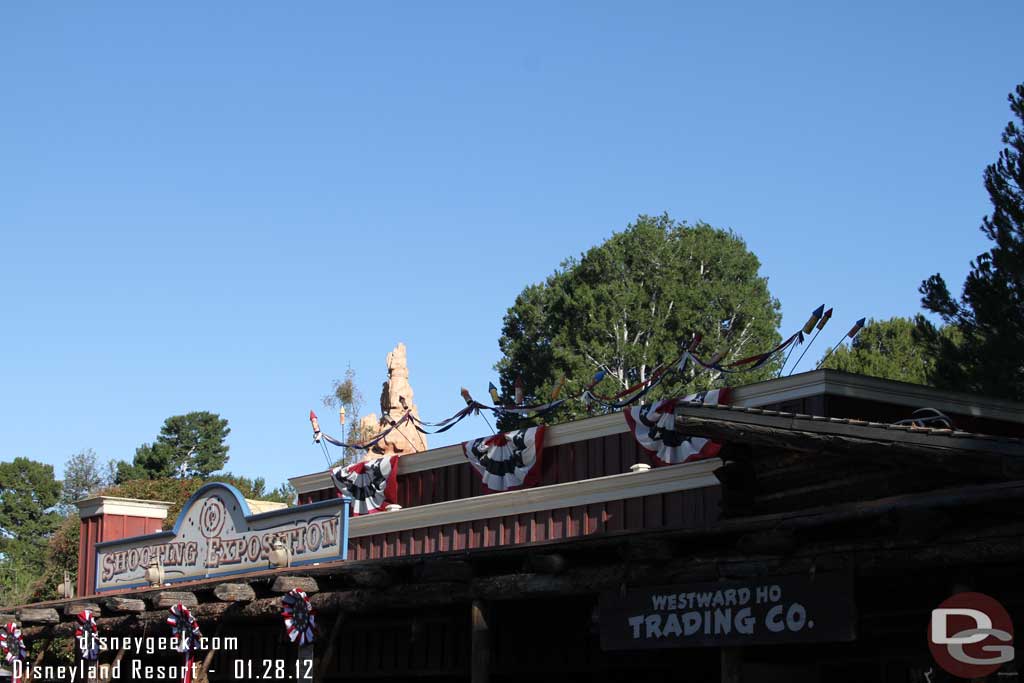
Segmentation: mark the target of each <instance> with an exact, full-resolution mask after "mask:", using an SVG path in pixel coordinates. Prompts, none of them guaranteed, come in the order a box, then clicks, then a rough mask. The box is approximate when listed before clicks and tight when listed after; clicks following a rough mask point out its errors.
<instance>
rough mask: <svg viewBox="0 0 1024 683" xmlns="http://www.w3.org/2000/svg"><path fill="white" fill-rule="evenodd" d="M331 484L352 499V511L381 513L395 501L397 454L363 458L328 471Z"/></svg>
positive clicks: (367, 513) (396, 492) (396, 496)
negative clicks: (353, 463)
mask: <svg viewBox="0 0 1024 683" xmlns="http://www.w3.org/2000/svg"><path fill="white" fill-rule="evenodd" d="M331 480H332V481H333V482H334V487H335V488H337V489H338V490H339V491H341V492H342V493H343V494H345V495H346V496H348V497H349V498H351V499H352V514H353V515H354V516H356V515H370V514H373V513H375V512H382V511H383V510H385V509H386V508H387V506H388V505H391V504H393V503H396V502H397V501H398V456H397V455H392V456H389V457H384V458H378V459H376V460H363V461H362V462H357V463H356V464H355V465H349V466H348V467H344V466H343V467H335V468H334V469H333V470H331Z"/></svg>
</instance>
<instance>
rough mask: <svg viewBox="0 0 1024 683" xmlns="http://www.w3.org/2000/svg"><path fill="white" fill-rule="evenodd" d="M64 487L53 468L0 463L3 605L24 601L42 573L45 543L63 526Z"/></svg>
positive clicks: (16, 461) (26, 461)
mask: <svg viewBox="0 0 1024 683" xmlns="http://www.w3.org/2000/svg"><path fill="white" fill-rule="evenodd" d="M60 494H61V484H60V481H58V480H57V478H56V477H54V474H53V465H46V464H43V463H41V462H36V461H35V460H30V459H28V458H15V459H14V460H12V461H11V462H0V604H3V603H7V604H15V603H17V602H19V601H21V600H20V599H21V598H24V597H25V596H26V595H27V593H26V590H28V588H29V586H31V584H32V583H33V582H34V581H35V580H36V579H38V577H39V576H40V575H41V574H42V570H43V565H44V561H45V552H46V542H47V539H48V538H49V536H50V535H51V534H52V533H53V531H54V530H55V529H56V528H57V525H58V524H59V523H60V519H61V517H60V515H59V514H58V513H57V512H56V511H55V509H54V508H55V506H56V505H57V503H58V502H59V501H60Z"/></svg>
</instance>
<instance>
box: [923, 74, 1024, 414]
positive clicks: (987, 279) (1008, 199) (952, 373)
mask: <svg viewBox="0 0 1024 683" xmlns="http://www.w3.org/2000/svg"><path fill="white" fill-rule="evenodd" d="M1009 100H1010V109H1011V110H1012V112H1013V114H1014V115H1015V116H1016V118H1017V120H1018V123H1015V122H1014V121H1013V120H1011V121H1010V122H1009V123H1007V124H1006V128H1005V129H1004V131H1003V136H1002V141H1003V144H1004V145H1006V147H1005V148H1004V149H1003V150H1002V151H1001V152H1000V153H999V158H998V160H997V161H996V162H995V163H993V164H990V165H989V166H988V167H987V168H986V169H985V175H984V178H985V189H986V190H987V191H988V195H989V199H990V200H991V202H992V213H991V214H990V215H988V216H985V218H984V219H983V222H982V225H981V231H982V232H983V233H984V234H985V236H986V237H988V239H990V240H991V241H992V243H993V244H992V246H991V248H990V249H989V250H988V251H986V252H985V253H983V254H980V255H979V256H978V257H977V258H976V259H975V260H974V261H972V262H971V272H970V273H969V274H968V275H967V279H966V281H965V282H964V286H963V293H962V295H961V297H960V300H959V301H957V300H955V299H954V298H953V297H952V296H951V295H950V293H949V289H948V288H947V287H946V282H945V280H943V279H942V276H941V275H939V274H936V275H932V276H931V277H930V278H928V279H927V280H925V281H924V282H923V283H922V284H921V288H920V291H921V294H922V295H923V298H922V300H921V303H922V305H923V306H924V308H925V309H927V310H929V311H931V312H933V313H936V314H938V315H939V316H940V317H941V318H942V320H943V321H944V322H945V323H947V324H949V325H955V326H956V328H957V329H958V331H959V333H960V334H959V337H960V340H959V342H960V343H954V342H953V341H952V340H951V339H949V338H946V339H944V338H942V336H941V335H940V334H939V332H938V330H937V329H936V327H935V326H934V325H932V324H931V323H930V322H928V321H927V320H925V319H924V317H923V316H918V319H917V327H918V329H917V332H918V334H919V337H920V338H921V339H922V340H923V341H925V343H927V344H928V345H929V347H930V348H931V350H932V352H933V353H934V355H935V367H934V370H933V381H934V383H935V385H936V386H941V387H944V388H950V389H959V390H964V391H972V392H975V393H980V394H987V395H989V396H993V397H999V398H1006V399H1011V400H1017V401H1024V128H1022V126H1024V84H1021V85H1018V86H1017V87H1016V89H1015V92H1013V93H1010V95H1009Z"/></svg>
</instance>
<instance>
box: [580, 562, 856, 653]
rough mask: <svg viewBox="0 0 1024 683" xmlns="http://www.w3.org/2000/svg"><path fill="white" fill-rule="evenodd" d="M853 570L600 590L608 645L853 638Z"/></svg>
mask: <svg viewBox="0 0 1024 683" xmlns="http://www.w3.org/2000/svg"><path fill="white" fill-rule="evenodd" d="M852 584H853V582H852V579H851V577H850V575H849V574H844V573H839V572H834V573H823V574H817V575H814V576H808V575H802V576H766V577H760V578H757V579H751V580H749V581H718V582H715V583H697V584H690V585H683V586H660V587H654V588H644V589H638V590H628V591H626V592H625V593H618V592H615V593H606V594H604V595H602V596H601V602H600V610H599V611H600V625H601V648H602V649H604V650H642V649H650V648H666V647H721V646H723V645H728V646H734V645H735V646H739V645H764V644H770V643H810V642H828V641H846V640H854V639H855V637H856V631H855V625H856V622H857V619H856V614H855V612H854V603H853V585H852Z"/></svg>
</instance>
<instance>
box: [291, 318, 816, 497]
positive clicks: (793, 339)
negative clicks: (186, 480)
mask: <svg viewBox="0 0 1024 683" xmlns="http://www.w3.org/2000/svg"><path fill="white" fill-rule="evenodd" d="M822 308H823V307H820V308H819V309H816V310H815V311H814V312H813V313H812V314H811V319H810V320H808V323H807V324H806V325H804V327H803V328H801V329H800V330H797V331H796V332H795V333H794V334H792V335H790V336H789V337H788V338H786V339H785V340H783V341H782V342H781V343H779V344H777V345H776V346H775V347H774V348H771V349H769V350H767V351H764V352H761V353H757V354H754V355H752V356H748V357H746V358H741V359H739V360H736V361H732V362H728V363H724V362H723V359H724V358H725V356H726V353H725V352H724V351H723V352H719V353H716V354H714V355H713V356H711V357H708V358H701V357H699V356H697V355H696V353H695V349H696V347H697V346H698V344H699V343H700V341H701V336H700V335H699V334H698V335H695V336H694V338H693V340H692V342H691V343H690V344H689V345H688V347H687V348H686V349H685V350H683V352H682V354H681V355H680V357H679V358H678V359H676V360H675V361H673V362H667V363H663V364H661V365H658V366H656V367H655V369H654V370H653V371H652V373H651V375H650V376H649V377H647V378H645V379H643V380H641V381H640V382H638V383H636V384H634V385H633V386H630V387H627V388H625V389H623V390H622V391H620V392H618V393H617V394H614V395H612V396H606V395H602V394H599V393H597V392H596V390H595V387H596V386H597V385H598V384H599V383H600V382H601V381H602V380H603V379H604V378H605V377H606V376H607V374H608V373H607V372H606V371H605V370H603V369H602V370H599V371H598V372H597V373H596V374H595V375H594V376H593V378H592V380H591V381H590V383H589V384H587V386H586V387H584V388H583V390H582V391H580V392H579V393H578V394H576V395H574V396H569V397H566V398H558V394H559V393H560V392H561V389H562V386H563V385H564V383H565V378H564V377H562V379H561V380H560V381H559V382H558V384H557V385H556V388H555V390H554V392H553V393H552V396H551V400H549V401H547V402H545V403H538V404H534V405H519V403H521V395H522V389H521V383H520V382H517V387H516V398H517V399H518V400H517V402H516V404H515V405H499V402H498V399H499V398H500V396H499V395H498V393H497V390H496V388H495V387H494V386H493V385H491V387H490V395H491V398H492V400H494V404H493V405H488V404H486V403H481V402H480V401H477V400H476V399H474V398H473V397H472V396H471V395H470V393H469V391H467V390H466V389H463V390H462V396H463V399H464V400H465V402H466V406H465V407H464V408H461V409H460V410H459V411H457V412H456V413H455V414H454V415H452V416H451V417H448V418H446V419H444V420H440V421H437V422H428V421H425V420H421V419H420V418H419V417H417V416H415V415H413V414H412V412H411V411H409V410H406V412H405V413H403V414H402V415H401V416H400V417H399V418H398V419H395V420H391V419H390V418H388V417H387V416H385V418H384V419H385V420H387V421H388V426H387V428H386V429H384V430H383V431H382V432H380V433H378V434H375V435H374V437H373V438H372V439H369V440H367V441H362V442H356V443H346V442H344V441H341V440H340V439H335V438H334V437H331V436H329V435H327V434H325V433H323V432H321V431H320V426H319V423H318V421H317V420H316V415H315V414H314V413H313V412H312V411H310V420H311V422H312V424H313V440H314V441H315V442H316V443H319V444H322V443H323V442H326V443H330V444H332V445H334V446H337V447H339V448H350V449H355V450H364V451H365V450H369V449H371V448H373V447H374V446H376V445H377V444H378V443H380V442H381V441H382V440H383V439H384V438H385V437H387V436H388V435H389V434H390V433H391V432H393V431H394V430H395V429H397V428H398V427H400V426H401V425H403V424H406V423H410V424H412V425H413V426H414V427H415V428H416V430H417V431H419V432H421V433H423V434H440V433H442V432H446V431H448V430H449V429H451V428H452V427H454V426H455V425H456V424H458V423H459V422H461V421H462V420H464V419H466V418H467V417H469V416H471V415H480V414H481V413H483V412H489V413H491V414H493V415H494V416H495V417H496V418H499V419H500V418H511V419H517V420H529V419H537V418H544V417H546V416H548V415H550V414H551V413H553V412H555V411H556V410H558V409H559V408H560V407H561V406H562V405H564V404H565V403H566V402H568V401H571V400H580V401H582V402H583V403H584V405H586V406H587V408H588V409H593V408H594V407H595V406H600V407H603V408H605V409H608V410H621V409H623V408H626V407H628V406H630V405H632V404H634V403H636V402H638V401H641V400H642V399H644V398H645V397H646V396H647V395H648V394H649V393H651V392H652V391H653V390H654V389H655V388H656V387H658V386H660V385H662V384H663V383H665V382H667V381H671V380H678V379H681V378H682V377H683V375H684V373H685V372H686V370H687V368H688V367H690V366H691V364H692V365H693V366H694V367H696V368H699V369H701V370H708V371H713V372H717V373H719V374H721V375H734V374H738V373H743V372H751V371H753V370H757V369H758V368H762V367H764V366H765V365H767V364H768V363H770V362H771V361H772V360H774V359H777V358H779V357H780V356H781V355H782V354H783V353H785V352H786V350H787V349H790V351H792V349H793V348H795V347H796V346H798V345H800V344H803V342H804V333H805V331H806V330H807V329H808V328H809V327H810V328H813V327H814V325H815V324H818V325H819V329H820V326H823V324H824V322H826V321H827V320H828V317H830V316H831V309H830V310H829V311H828V314H829V315H828V316H827V317H826V316H824V315H823V313H822V310H821V309H822ZM683 400H686V399H683ZM662 407H663V408H665V409H667V407H666V406H662ZM652 415H653V414H652ZM335 479H336V481H337V477H336V478H335ZM343 492H344V491H343ZM392 500H393V499H392Z"/></svg>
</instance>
